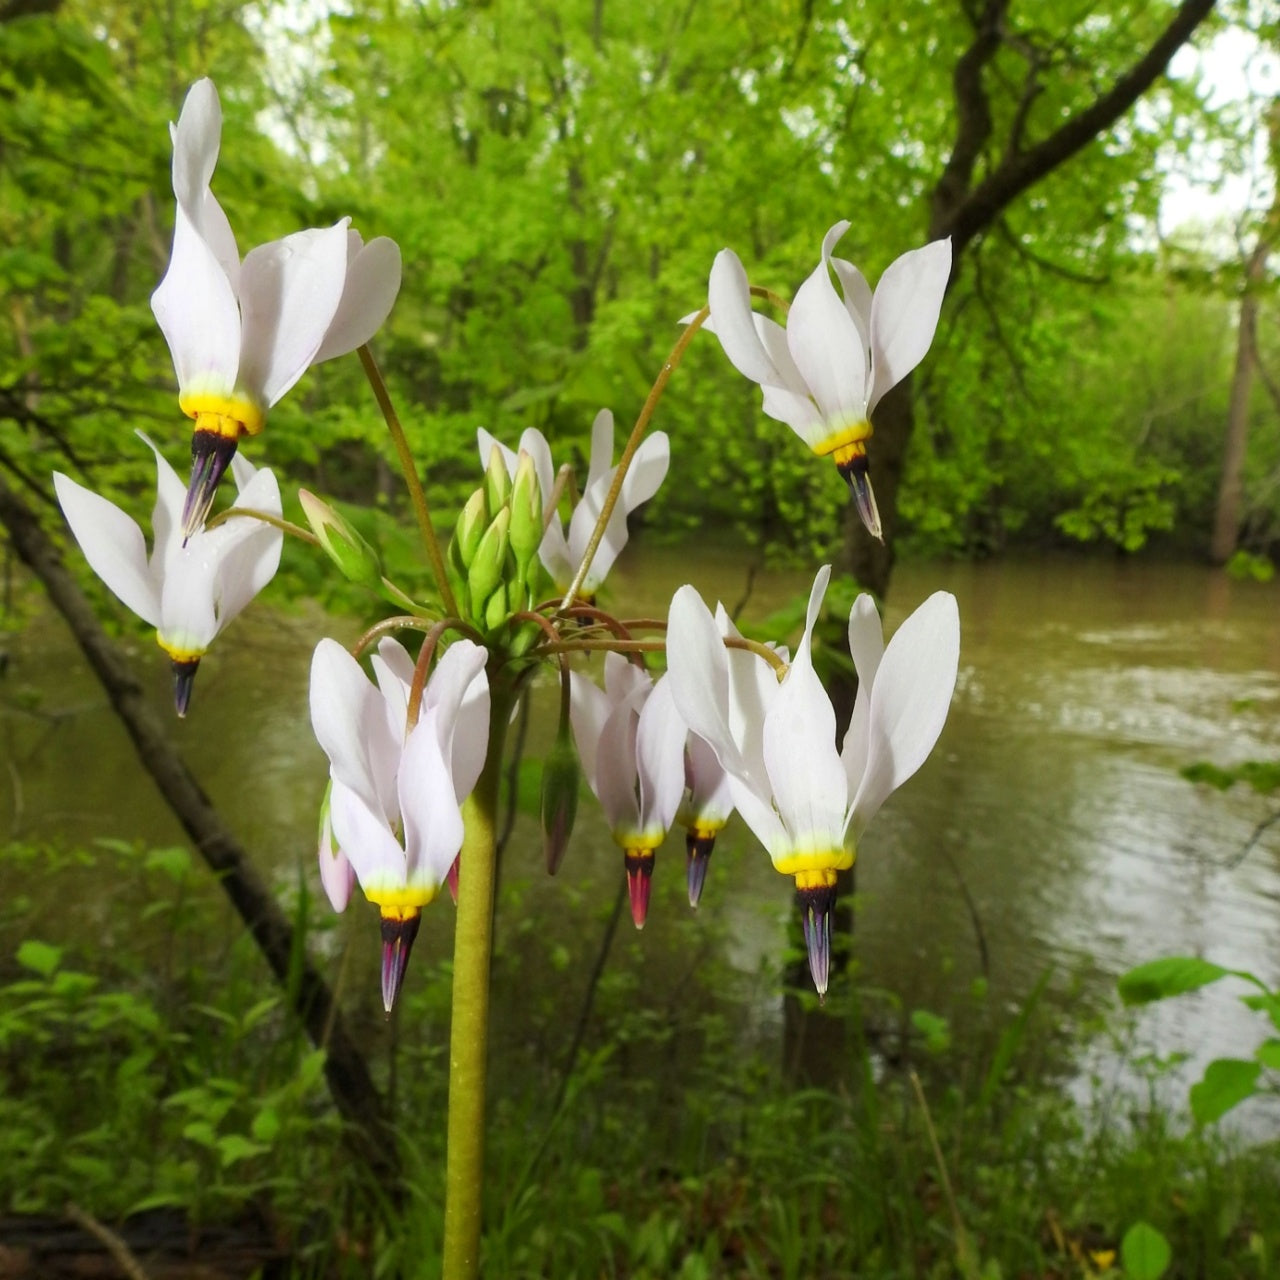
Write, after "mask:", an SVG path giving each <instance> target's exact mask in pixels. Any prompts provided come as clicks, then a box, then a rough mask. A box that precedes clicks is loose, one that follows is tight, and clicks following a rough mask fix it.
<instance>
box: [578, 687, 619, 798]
mask: <svg viewBox="0 0 1280 1280" xmlns="http://www.w3.org/2000/svg"><path fill="white" fill-rule="evenodd" d="M610 710H611V704H610V702H609V698H608V695H607V694H606V693H605V691H604V690H603V689H601V688H600V687H599V686H598V685H597V684H595V683H594V682H593V681H591V680H589V679H588V678H587V677H586V676H584V675H582V674H581V672H578V671H571V672H570V673H569V722H570V724H571V725H572V727H573V741H574V743H575V745H576V746H577V748H578V763H579V764H581V766H582V776H583V778H584V779H585V780H586V783H587V786H589V787H590V788H591V793H592V795H595V796H596V797H597V798H598V797H599V792H598V791H597V790H596V757H597V751H598V748H599V745H600V734H601V733H602V732H603V731H604V725H605V721H606V720H608V718H609V712H610Z"/></svg>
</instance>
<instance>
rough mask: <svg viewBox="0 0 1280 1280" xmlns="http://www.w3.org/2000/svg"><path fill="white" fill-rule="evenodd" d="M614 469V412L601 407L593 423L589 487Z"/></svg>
mask: <svg viewBox="0 0 1280 1280" xmlns="http://www.w3.org/2000/svg"><path fill="white" fill-rule="evenodd" d="M612 470H613V413H612V412H611V411H610V410H609V409H601V410H600V412H599V413H597V414H596V416H595V419H594V421H593V422H592V423H591V458H590V461H589V462H588V463H587V483H586V485H585V486H584V489H589V488H591V486H592V485H593V484H595V482H596V481H597V480H599V479H600V478H601V476H604V475H607V474H608V473H609V472H610V471H612Z"/></svg>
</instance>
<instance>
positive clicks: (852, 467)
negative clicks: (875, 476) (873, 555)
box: [836, 453, 884, 542]
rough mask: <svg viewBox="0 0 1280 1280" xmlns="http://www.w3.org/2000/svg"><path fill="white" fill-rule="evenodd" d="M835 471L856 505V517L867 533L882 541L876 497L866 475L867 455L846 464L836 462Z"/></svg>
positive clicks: (850, 460) (869, 479) (860, 455)
mask: <svg viewBox="0 0 1280 1280" xmlns="http://www.w3.org/2000/svg"><path fill="white" fill-rule="evenodd" d="M836 470H837V471H839V472H840V474H841V475H842V476H844V478H845V482H846V483H847V484H848V486H849V489H850V491H851V492H852V493H853V501H854V503H855V504H856V505H857V508H858V515H860V516H861V517H862V523H863V524H864V525H866V527H867V532H868V533H869V534H870V535H871V536H872V537H873V538H876V539H878V540H879V541H880V542H883V541H884V531H883V530H882V529H881V527H880V512H879V510H878V508H877V507H876V495H875V494H874V493H872V492H871V477H870V476H869V475H868V474H867V455H866V454H865V453H860V454H858V456H857V457H856V458H850V459H849V461H848V462H837V463H836Z"/></svg>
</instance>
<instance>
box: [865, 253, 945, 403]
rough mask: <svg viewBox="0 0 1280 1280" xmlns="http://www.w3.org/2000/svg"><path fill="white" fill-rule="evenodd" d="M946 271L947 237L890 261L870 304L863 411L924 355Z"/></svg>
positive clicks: (937, 308) (927, 348) (931, 335)
mask: <svg viewBox="0 0 1280 1280" xmlns="http://www.w3.org/2000/svg"><path fill="white" fill-rule="evenodd" d="M950 275H951V241H950V239H947V240H935V241H933V243H932V244H927V245H925V246H924V248H923V249H912V250H911V251H910V252H909V253H904V254H903V255H902V257H900V258H899V259H898V260H897V261H896V262H893V263H891V264H890V266H889V267H888V268H887V269H886V271H885V273H884V275H882V276H881V277H880V283H879V284H878V285H876V292H875V299H874V301H873V302H872V304H871V367H872V382H873V385H872V386H871V388H870V391H869V394H868V397H867V399H868V406H867V412H868V413H869V412H870V411H871V410H872V409H874V408H875V406H876V404H878V403H879V401H880V398H881V397H882V396H883V395H884V393H885V392H886V391H888V390H889V388H890V387H893V386H896V385H897V384H898V383H899V382H901V381H902V379H903V378H905V377H906V376H907V374H909V373H910V372H911V370H912V369H914V368H915V367H916V365H918V364H919V363H920V361H921V360H923V359H924V357H925V354H926V353H927V352H928V350H929V344H930V343H931V342H932V341H933V335H934V332H935V330H936V329H937V327H938V314H939V312H940V311H941V309H942V299H943V295H944V294H945V293H946V291H947V280H948V279H949V278H950Z"/></svg>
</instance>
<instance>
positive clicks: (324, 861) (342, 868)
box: [319, 797, 356, 911]
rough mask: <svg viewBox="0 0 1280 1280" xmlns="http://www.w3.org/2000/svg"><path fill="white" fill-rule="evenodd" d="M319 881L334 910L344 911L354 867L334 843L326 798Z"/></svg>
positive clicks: (353, 877)
mask: <svg viewBox="0 0 1280 1280" xmlns="http://www.w3.org/2000/svg"><path fill="white" fill-rule="evenodd" d="M319 854H320V883H321V884H322V885H323V886H324V892H325V896H326V897H327V898H328V899H329V902H330V904H331V905H332V907H333V909H334V910H335V911H345V910H346V909H347V903H348V902H350V901H351V888H352V885H353V884H354V883H355V875H356V873H355V868H354V867H352V865H351V862H350V860H349V859H348V857H347V855H346V854H345V853H343V852H342V849H341V848H340V847H339V846H338V845H336V844H335V843H334V840H333V818H332V816H331V815H330V813H329V807H328V798H327V797H326V801H325V811H324V821H323V823H322V824H321V828H320V849H319Z"/></svg>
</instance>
